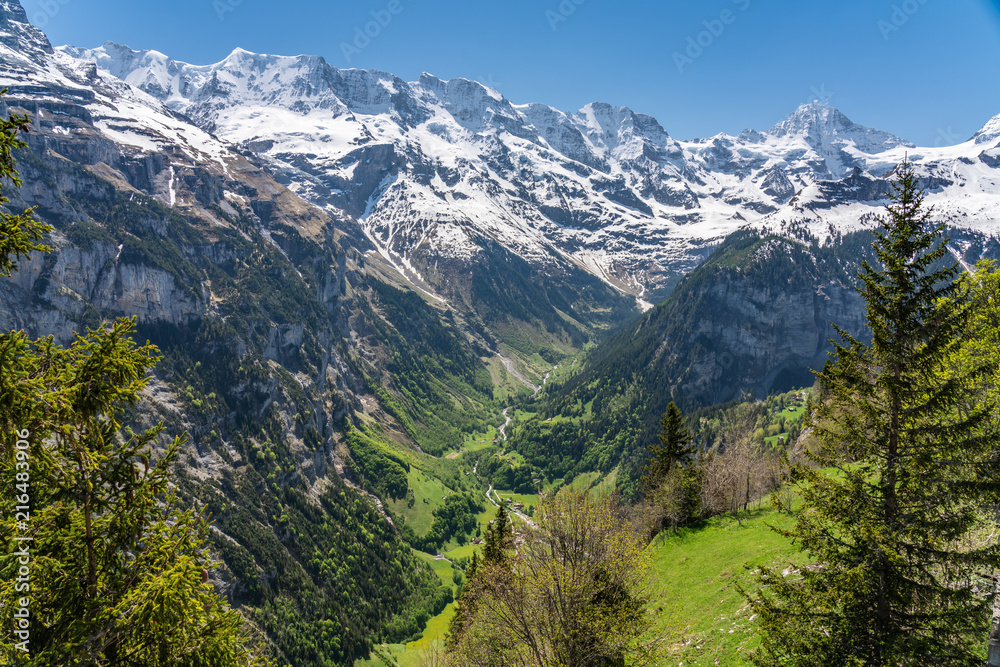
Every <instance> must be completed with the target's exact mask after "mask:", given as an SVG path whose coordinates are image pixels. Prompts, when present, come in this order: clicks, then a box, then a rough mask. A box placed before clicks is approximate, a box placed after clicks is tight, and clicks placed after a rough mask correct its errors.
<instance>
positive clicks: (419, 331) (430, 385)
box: [363, 281, 493, 456]
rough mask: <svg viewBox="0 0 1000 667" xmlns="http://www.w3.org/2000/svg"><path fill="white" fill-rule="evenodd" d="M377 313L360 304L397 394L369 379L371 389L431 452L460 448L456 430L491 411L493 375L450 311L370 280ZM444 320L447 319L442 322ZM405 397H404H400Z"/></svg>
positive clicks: (406, 292) (411, 434) (410, 292)
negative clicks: (383, 351)
mask: <svg viewBox="0 0 1000 667" xmlns="http://www.w3.org/2000/svg"><path fill="white" fill-rule="evenodd" d="M372 288H373V289H372V292H373V300H374V301H375V303H376V304H377V305H378V307H379V310H380V313H381V314H379V313H376V312H375V310H373V309H372V308H370V307H368V306H367V305H365V306H363V308H364V312H365V313H366V321H367V323H368V324H369V326H370V327H371V328H372V329H373V331H374V332H375V334H376V335H377V338H378V340H379V344H380V345H384V346H385V347H386V349H387V352H388V355H389V359H388V360H387V363H385V365H384V370H386V371H388V372H389V373H391V374H392V378H393V385H394V389H395V392H396V395H393V394H392V393H390V392H389V391H388V390H387V389H386V388H385V387H383V386H381V384H380V382H381V378H377V379H376V380H373V381H372V383H371V384H372V386H373V393H375V394H376V395H378V397H379V399H380V401H381V402H382V404H383V407H384V408H385V409H386V411H387V412H389V413H390V414H392V415H393V416H394V417H396V419H398V420H399V421H400V423H401V424H402V425H403V427H404V429H406V431H407V433H409V434H410V436H411V437H413V438H414V439H415V440H416V441H417V443H418V444H419V445H420V447H421V449H422V450H423V451H425V452H427V453H429V454H432V455H435V456H437V455H440V454H441V453H443V452H445V451H447V450H449V449H460V448H461V446H462V442H463V437H462V431H461V429H462V428H463V427H465V426H468V425H471V424H482V423H483V422H485V421H486V420H487V418H488V417H489V416H490V413H489V411H488V410H487V406H492V403H493V380H492V378H491V376H490V373H489V371H488V370H487V368H486V366H485V364H483V362H482V361H481V360H480V359H479V357H478V356H477V355H476V354H475V352H474V351H473V350H472V348H471V347H470V346H469V344H468V342H467V341H466V339H465V337H464V336H462V335H461V334H460V333H459V332H458V331H457V330H456V329H455V326H454V323H453V322H450V321H449V320H450V318H451V315H448V314H442V313H441V312H440V311H437V310H436V309H434V308H432V307H431V306H428V305H427V304H426V303H425V302H424V301H423V300H422V299H421V298H420V297H419V296H418V295H417V294H415V293H414V292H412V291H404V290H400V289H397V288H395V287H392V286H390V285H386V284H384V283H381V282H378V281H372ZM445 322H447V324H445ZM400 399H404V400H400Z"/></svg>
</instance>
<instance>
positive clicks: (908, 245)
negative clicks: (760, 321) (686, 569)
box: [748, 163, 1000, 667]
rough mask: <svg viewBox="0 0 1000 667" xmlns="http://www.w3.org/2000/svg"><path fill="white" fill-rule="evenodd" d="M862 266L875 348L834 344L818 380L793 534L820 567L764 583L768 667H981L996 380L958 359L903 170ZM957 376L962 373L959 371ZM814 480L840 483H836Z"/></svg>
mask: <svg viewBox="0 0 1000 667" xmlns="http://www.w3.org/2000/svg"><path fill="white" fill-rule="evenodd" d="M887 212H888V217H887V218H886V219H884V220H883V221H882V228H881V230H880V231H877V232H876V240H875V242H874V249H875V251H876V254H877V258H878V263H879V264H880V267H879V268H878V269H876V268H874V267H872V266H870V265H868V264H867V263H864V264H863V266H862V271H861V274H860V279H861V281H862V286H861V288H860V291H861V294H862V295H863V297H864V299H865V300H866V302H867V320H868V324H869V326H870V328H871V332H872V341H871V344H865V343H863V342H861V341H858V340H856V339H854V338H852V337H851V336H850V335H848V334H847V333H845V332H843V331H839V335H840V337H841V339H842V341H841V342H840V343H836V344H835V352H834V353H833V360H832V363H829V364H827V366H826V368H825V369H824V370H823V372H822V373H820V374H819V380H820V389H821V393H822V395H821V400H820V401H819V402H818V404H817V406H816V409H815V412H814V415H813V417H812V420H813V424H814V427H815V433H816V435H817V437H818V438H819V441H820V443H821V448H820V450H819V451H818V452H817V453H815V454H813V455H812V459H813V462H814V463H815V464H816V467H815V468H808V467H805V466H798V467H796V468H793V478H794V479H795V480H796V481H798V482H799V483H800V486H801V492H802V498H803V509H802V511H801V513H800V514H799V515H798V517H797V521H796V525H795V527H794V528H793V529H792V530H790V531H789V532H787V533H785V534H786V535H788V536H790V537H792V538H794V539H795V540H797V541H798V542H799V544H800V545H801V546H802V548H803V550H805V551H806V552H807V553H808V556H809V559H810V560H811V561H812V563H813V564H812V565H810V566H808V567H804V568H802V570H801V573H800V574H798V575H796V576H793V577H784V576H782V574H781V572H779V571H775V570H771V569H767V568H762V570H761V573H760V582H761V583H762V584H763V586H764V592H763V593H762V594H760V595H756V596H752V597H749V598H748V601H749V602H750V605H751V607H752V611H753V612H754V613H756V614H758V615H759V617H760V627H761V632H762V644H761V648H760V649H759V651H758V652H757V654H756V655H755V658H754V660H755V663H756V664H758V665H768V666H773V665H795V666H799V665H801V666H803V667H805V666H806V665H809V666H810V667H812V666H814V665H844V666H847V665H851V666H861V665H864V666H871V667H882V666H889V665H892V666H896V665H908V666H909V665H913V666H919V665H927V666H930V665H934V666H936V667H940V666H942V665H980V664H982V662H983V658H984V657H985V656H984V651H981V650H977V649H976V647H977V646H978V647H984V646H985V643H986V642H985V640H986V633H987V626H988V622H989V619H990V612H989V607H990V604H989V601H988V600H987V599H986V598H985V597H984V596H983V595H981V594H980V593H979V591H978V587H979V586H981V585H982V582H979V583H978V584H977V581H976V579H977V576H978V575H977V573H978V572H980V571H986V572H991V571H995V570H996V568H997V567H1000V549H998V547H997V546H996V544H989V543H977V542H976V541H975V540H973V539H972V538H973V537H974V536H975V532H976V530H977V529H978V528H980V527H982V526H983V521H984V512H985V510H986V508H987V507H989V506H990V505H991V504H992V503H995V502H996V497H997V494H998V492H1000V481H998V473H997V465H996V460H995V458H996V457H995V454H994V451H995V449H996V445H997V432H996V430H995V428H994V427H992V426H990V425H989V423H988V421H987V420H988V417H989V415H990V413H991V412H992V411H993V410H994V409H995V405H993V404H991V403H988V402H986V401H985V400H981V401H979V402H977V403H970V402H969V401H968V400H967V399H968V398H969V393H968V391H969V388H970V387H971V386H973V384H974V383H975V382H977V380H978V379H979V378H981V377H982V376H983V374H984V373H985V372H986V370H987V367H986V366H984V365H982V364H979V365H975V364H973V365H965V366H964V367H961V368H959V367H958V366H956V364H954V363H953V362H954V359H955V358H956V356H957V355H958V354H959V352H960V346H961V345H962V344H963V340H964V338H965V337H966V335H967V332H968V328H967V326H968V322H969V319H970V318H969V315H970V309H971V308H972V303H971V302H969V301H968V300H966V299H962V298H958V297H960V287H959V285H960V283H959V282H958V281H957V280H956V275H957V273H958V269H957V267H956V266H951V267H950V268H940V267H941V266H942V264H943V260H944V259H945V258H946V256H947V254H948V250H947V247H946V245H945V241H944V240H943V239H942V226H933V225H931V224H930V219H931V217H930V216H931V214H930V212H929V211H928V210H926V209H925V208H924V207H923V192H922V191H921V190H920V189H919V188H918V180H917V177H916V175H915V174H914V173H913V170H912V168H911V167H910V165H909V164H906V163H904V164H903V165H902V167H901V169H900V171H899V175H898V180H897V181H896V183H895V184H894V191H893V194H892V196H891V203H890V204H889V205H888V206H887ZM956 368H959V370H956ZM819 468H833V469H835V472H834V473H833V474H830V473H829V471H821V470H819Z"/></svg>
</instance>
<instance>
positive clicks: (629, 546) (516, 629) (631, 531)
mask: <svg viewBox="0 0 1000 667" xmlns="http://www.w3.org/2000/svg"><path fill="white" fill-rule="evenodd" d="M503 518H505V517H503V516H502V515H501V514H498V519H497V522H496V523H494V524H493V526H491V528H494V527H500V526H503V521H502V520H503ZM489 537H491V538H492V542H493V545H492V548H491V545H490V544H487V545H486V546H485V547H484V550H483V554H484V557H483V561H482V563H481V564H479V565H478V567H477V570H476V572H475V576H474V577H470V581H469V582H468V583H467V585H466V589H465V590H464V591H463V594H462V598H461V600H460V602H459V611H460V612H461V615H459V614H458V613H456V618H457V619H460V620H458V621H455V622H453V624H452V632H451V634H450V636H449V641H448V649H449V653H450V654H451V657H452V659H453V661H454V664H461V665H470V666H471V665H484V666H485V665H489V666H491V667H503V666H506V665H511V666H513V665H526V664H527V665H567V666H574V667H584V666H589V665H609V666H611V665H625V664H630V665H643V664H652V663H653V660H654V659H655V658H656V657H657V653H659V651H660V647H661V646H662V642H661V641H660V640H659V638H658V637H657V636H656V633H655V632H651V630H652V626H653V623H652V614H651V613H650V610H649V609H648V607H647V602H648V597H647V595H648V591H647V589H646V587H645V583H646V574H647V570H648V560H647V558H646V554H645V551H644V549H643V547H644V546H645V536H644V535H642V534H641V531H638V530H636V529H635V527H634V526H633V525H632V524H631V523H630V521H629V520H628V518H627V517H626V516H623V513H622V511H621V508H619V507H616V506H615V504H614V501H613V500H612V499H611V498H610V497H609V496H607V495H601V496H596V495H595V496H592V495H590V494H588V493H586V492H582V493H581V492H576V491H574V490H564V491H563V492H561V493H559V494H557V495H554V496H550V497H548V498H546V499H545V501H544V503H543V505H542V508H541V510H540V511H539V518H538V527H537V528H536V529H533V530H530V531H527V532H526V533H524V534H523V536H521V538H522V539H519V541H518V545H517V551H516V555H515V554H514V551H513V539H512V536H511V535H509V534H508V533H506V532H505V531H504V530H503V528H498V530H497V531H496V532H493V533H492V534H491V535H489Z"/></svg>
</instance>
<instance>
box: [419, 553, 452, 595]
mask: <svg viewBox="0 0 1000 667" xmlns="http://www.w3.org/2000/svg"><path fill="white" fill-rule="evenodd" d="M412 551H413V553H414V554H415V555H416V556H417V557H418V558H420V560H422V561H424V562H425V563H427V564H428V565H430V566H431V569H432V570H434V574H436V575H437V576H438V578H439V579H441V583H442V584H444V585H445V586H454V584H455V582H454V581H453V580H452V576H453V573H454V569H453V568H452V567H451V563H449V562H448V561H446V560H436V559H435V558H434V556H432V555H430V554H425V553H424V552H423V551H417V550H416V549H413V550H412Z"/></svg>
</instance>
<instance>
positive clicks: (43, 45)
mask: <svg viewBox="0 0 1000 667" xmlns="http://www.w3.org/2000/svg"><path fill="white" fill-rule="evenodd" d="M0 44H5V45H7V46H9V47H10V48H12V49H14V50H15V51H17V52H19V53H23V54H25V55H27V56H29V57H31V56H33V57H36V58H37V57H39V56H41V55H43V54H45V55H50V54H52V53H53V49H52V44H50V43H49V40H48V38H47V37H46V36H45V34H44V33H42V31H41V30H39V29H38V28H36V27H35V26H33V25H31V23H30V22H29V21H28V15H27V14H26V13H25V11H24V7H22V6H21V3H20V2H18V0H0Z"/></svg>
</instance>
